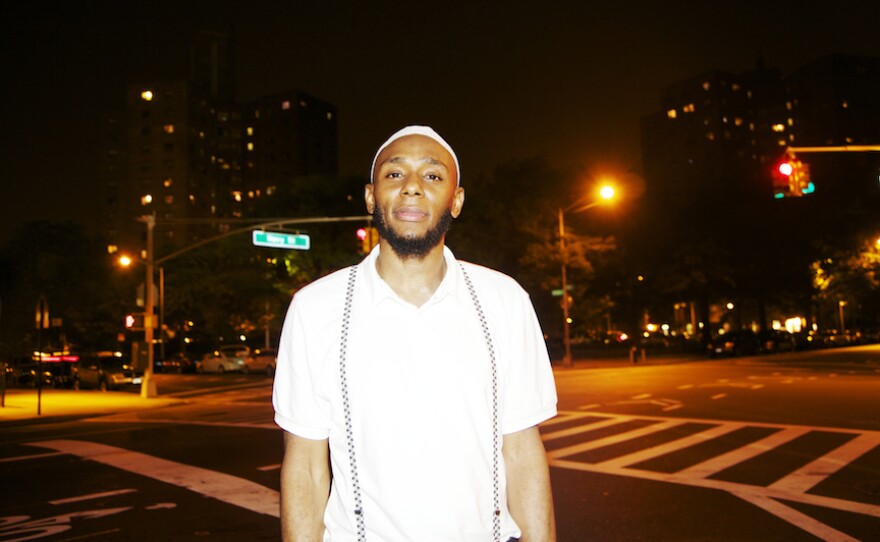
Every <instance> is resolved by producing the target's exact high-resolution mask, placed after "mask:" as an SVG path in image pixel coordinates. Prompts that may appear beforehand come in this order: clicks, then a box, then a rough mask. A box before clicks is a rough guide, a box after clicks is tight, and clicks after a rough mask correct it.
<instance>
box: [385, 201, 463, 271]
mask: <svg viewBox="0 0 880 542" xmlns="http://www.w3.org/2000/svg"><path fill="white" fill-rule="evenodd" d="M451 225H452V211H451V210H450V209H446V211H444V212H443V214H442V215H440V220H438V221H437V224H435V225H434V227H432V228H431V229H429V230H428V231H427V232H425V234H424V235H422V236H415V235H400V234H399V233H397V232H396V231H394V229H393V228H391V226H389V225H388V222H386V221H385V214H384V212H383V211H382V209H381V208H379V207H376V210H375V211H374V212H373V226H375V228H376V230H378V232H379V236H380V237H381V238H382V239H384V240H385V241H387V242H388V245H389V246H390V247H391V250H393V251H394V253H395V254H397V256H398V257H400V258H401V259H403V260H408V259H411V258H414V259H417V260H421V259H424V257H425V256H427V255H428V253H429V252H431V250H432V249H433V248H434V247H436V246H437V245H439V244H440V243H442V242H443V239H444V237H445V235H446V232H447V231H449V227H450V226H451Z"/></svg>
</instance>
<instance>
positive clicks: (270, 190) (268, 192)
mask: <svg viewBox="0 0 880 542" xmlns="http://www.w3.org/2000/svg"><path fill="white" fill-rule="evenodd" d="M275 190H276V188H275V187H274V186H267V187H266V195H267V196H271V195H272V194H274V193H275Z"/></svg>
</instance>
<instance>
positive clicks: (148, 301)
mask: <svg viewBox="0 0 880 542" xmlns="http://www.w3.org/2000/svg"><path fill="white" fill-rule="evenodd" d="M139 220H140V221H141V222H144V223H145V224H146V225H147V261H146V267H147V280H146V283H145V286H144V312H145V313H146V315H145V316H144V342H145V343H147V368H146V369H145V370H144V378H143V380H142V381H141V397H143V398H150V397H156V395H157V393H156V383H155V382H153V363H154V361H155V354H154V352H153V325H154V322H155V317H154V315H153V313H154V311H155V301H154V300H153V267H154V265H155V260H154V253H153V230H154V229H155V227H156V215H155V214H151V215H145V216H143V217H141V218H140V219H139Z"/></svg>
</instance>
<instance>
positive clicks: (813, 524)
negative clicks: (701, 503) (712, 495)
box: [734, 493, 859, 542]
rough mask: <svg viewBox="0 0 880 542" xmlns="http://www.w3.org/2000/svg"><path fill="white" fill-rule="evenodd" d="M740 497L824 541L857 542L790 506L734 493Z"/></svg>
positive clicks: (756, 496)
mask: <svg viewBox="0 0 880 542" xmlns="http://www.w3.org/2000/svg"><path fill="white" fill-rule="evenodd" d="M734 494H735V495H736V496H737V497H739V498H740V499H742V500H744V501H746V502H750V503H752V504H754V505H755V506H757V507H759V508H763V509H764V510H766V511H768V512H770V513H771V514H773V515H774V516H776V517H778V518H780V519H783V520H785V521H787V522H788V523H790V524H792V525H796V526H797V527H799V528H800V529H803V530H804V531H807V532H808V533H810V534H811V535H813V536H815V537H816V538H818V539H820V540H824V541H825V542H859V540H858V539H857V538H853V537H851V536H849V535H848V534H846V533H842V532H840V531H838V530H837V529H834V528H832V527H829V526H828V525H825V524H824V523H821V522H819V521H817V520H815V519H813V518H811V517H810V516H808V515H806V514H803V513H801V512H798V511H797V510H795V509H794V508H791V507H790V506H786V505H784V504H782V503H781V502H779V501H777V500H774V499H770V498H768V497H764V496H761V495H754V494H751V493H734Z"/></svg>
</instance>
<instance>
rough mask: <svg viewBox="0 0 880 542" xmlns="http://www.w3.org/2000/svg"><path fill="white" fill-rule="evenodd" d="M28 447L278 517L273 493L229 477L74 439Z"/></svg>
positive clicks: (267, 489) (49, 441)
mask: <svg viewBox="0 0 880 542" xmlns="http://www.w3.org/2000/svg"><path fill="white" fill-rule="evenodd" d="M29 445H30V446H38V447H41V448H50V449H53V450H57V451H59V452H63V453H68V454H71V455H77V456H79V457H82V458H83V459H88V460H90V461H95V462H98V463H103V464H105V465H110V466H112V467H116V468H118V469H122V470H126V471H129V472H132V473H135V474H138V475H141V476H147V477H150V478H153V479H155V480H159V481H161V482H165V483H168V484H173V485H176V486H180V487H183V488H186V489H189V490H192V491H195V492H197V493H200V494H202V495H205V496H207V497H212V498H214V499H217V500H219V501H223V502H226V503H229V504H232V505H235V506H238V507H240V508H244V509H246V510H251V511H253V512H257V513H260V514H266V515H269V516H274V517H279V516H280V497H279V494H278V492H277V491H275V490H272V489H269V488H267V487H265V486H261V485H260V484H256V483H254V482H251V481H250V480H245V479H243V478H238V477H236V476H232V475H229V474H224V473H221V472H215V471H211V470H208V469H203V468H199V467H193V466H190V465H184V464H183V463H177V462H175V461H169V460H167V459H161V458H158V457H153V456H151V455H147V454H142V453H139V452H132V451H129V450H126V449H123V448H117V447H115V446H107V445H106V444H97V443H94V442H85V441H77V440H46V441H41V442H32V443H29Z"/></svg>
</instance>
